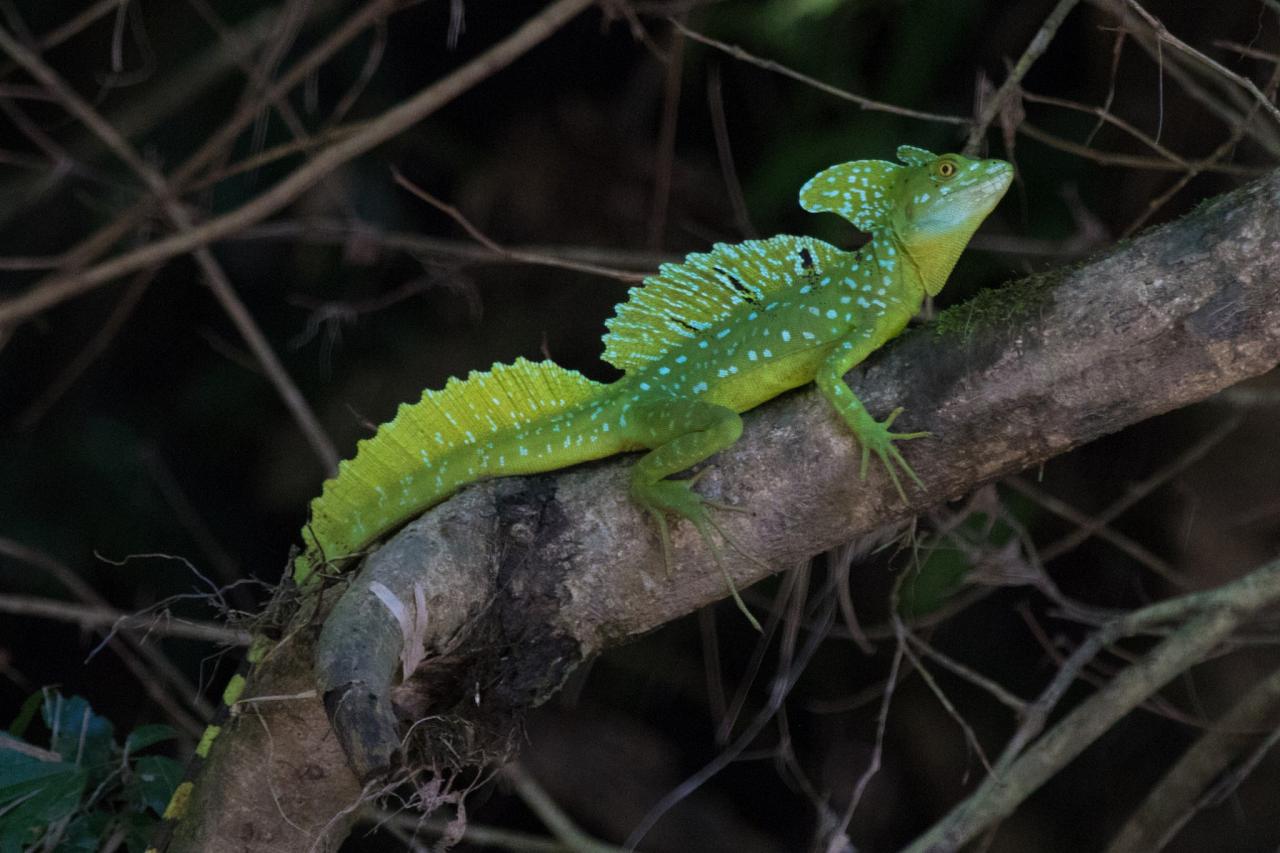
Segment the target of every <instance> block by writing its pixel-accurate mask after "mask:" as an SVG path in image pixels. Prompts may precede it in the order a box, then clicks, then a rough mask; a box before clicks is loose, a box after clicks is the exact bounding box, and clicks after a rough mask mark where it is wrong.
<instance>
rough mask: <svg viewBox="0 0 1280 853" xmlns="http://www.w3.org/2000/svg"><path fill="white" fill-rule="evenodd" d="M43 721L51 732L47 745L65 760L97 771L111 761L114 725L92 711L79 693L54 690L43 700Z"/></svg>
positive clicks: (107, 765) (108, 764) (113, 746)
mask: <svg viewBox="0 0 1280 853" xmlns="http://www.w3.org/2000/svg"><path fill="white" fill-rule="evenodd" d="M43 711H44V722H45V725H47V726H48V727H49V731H51V732H53V737H52V739H51V742H50V744H49V746H50V748H51V749H52V750H53V751H54V752H56V753H58V754H59V755H61V756H62V757H63V759H64V760H66V761H69V762H71V763H73V764H79V765H80V766H81V767H86V768H89V769H91V770H94V771H97V772H100V773H102V772H105V771H106V770H107V769H108V768H109V767H111V765H112V764H113V760H112V756H111V752H112V750H113V749H114V748H115V738H114V735H115V727H114V726H112V725H111V721H110V720H108V719H107V718H106V717H99V716H98V715H97V714H95V713H93V709H92V708H90V707H89V703H88V702H87V701H86V700H85V699H83V698H81V697H79V696H71V697H64V696H62V694H60V693H58V692H57V691H53V692H52V693H51V694H50V696H49V697H48V698H46V700H45V703H44V709H43Z"/></svg>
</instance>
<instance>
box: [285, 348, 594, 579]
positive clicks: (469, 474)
mask: <svg viewBox="0 0 1280 853" xmlns="http://www.w3.org/2000/svg"><path fill="white" fill-rule="evenodd" d="M604 387H605V386H604V385H602V384H601V383H599V382H593V381H591V380H590V379H587V378H586V377H585V376H583V375H582V374H580V373H578V372H577V371H574V370H566V369H565V368H563V367H560V366H559V365H557V364H555V363H553V362H550V361H542V362H533V361H528V360H526V359H523V358H518V359H516V360H515V362H514V363H513V364H495V365H494V366H493V368H492V369H490V370H488V371H485V372H477V371H473V372H472V373H470V374H468V376H467V378H466V379H450V380H449V381H448V382H447V383H446V384H445V386H444V388H442V389H441V390H439V391H431V390H428V391H425V392H423V395H422V399H421V400H419V401H418V402H417V403H412V404H410V403H405V404H403V405H401V406H400V409H399V410H398V411H397V412H396V416H395V418H393V419H392V420H391V421H389V422H388V423H385V424H383V425H382V426H380V427H378V431H377V432H376V433H375V434H374V435H373V436H372V437H370V438H367V439H364V440H363V441H360V442H359V443H358V444H357V445H356V455H355V456H354V457H353V458H351V459H347V460H344V461H343V462H342V463H341V464H339V465H338V476H337V477H334V478H333V479H331V480H328V481H326V482H325V484H324V488H323V490H322V491H321V494H320V496H319V497H318V498H316V499H315V500H313V501H312V502H311V522H310V523H309V524H308V525H307V526H306V527H305V528H304V529H303V531H302V539H303V543H304V546H305V547H304V550H303V553H302V554H301V555H300V556H299V557H298V558H297V560H296V561H295V562H294V580H295V581H296V582H298V583H299V584H300V583H302V582H303V581H305V580H307V578H308V577H310V576H311V575H312V574H313V573H314V572H315V570H316V568H317V567H318V566H319V565H320V564H321V563H322V562H324V561H325V560H332V559H340V558H343V557H346V556H349V555H351V554H354V553H356V552H358V551H359V550H360V549H362V548H364V547H366V546H368V545H369V544H370V543H372V542H373V541H374V540H376V539H377V538H378V537H380V536H381V535H382V534H384V533H386V532H388V531H389V530H390V529H391V528H394V527H396V526H397V525H399V524H400V523H402V522H403V521H404V520H406V519H407V518H409V517H411V516H412V515H414V514H416V513H419V512H422V511H424V510H426V509H428V508H430V507H432V506H435V505H436V504H437V503H440V502H441V501H443V500H444V499H445V498H447V497H449V495H451V494H453V493H454V492H455V491H457V490H458V489H459V488H461V487H462V486H465V485H467V484H468V483H471V482H475V481H476V480H479V479H481V478H483V477H484V476H485V475H486V474H487V473H490V472H486V471H478V470H476V469H475V466H474V465H468V460H471V459H474V457H475V451H476V450H477V449H482V448H483V447H485V446H486V444H492V443H493V442H494V440H495V439H497V438H499V437H500V436H502V435H504V434H510V433H511V432H514V431H518V430H519V429H521V428H522V427H524V426H527V425H528V424H530V423H532V422H534V421H535V420H540V419H542V418H547V417H550V416H552V415H555V414H557V413H559V412H562V411H564V410H566V409H570V408H572V407H574V406H576V405H579V404H581V403H583V402H585V401H587V400H590V399H592V398H594V397H596V396H597V395H599V394H600V392H601V389H602V388H604Z"/></svg>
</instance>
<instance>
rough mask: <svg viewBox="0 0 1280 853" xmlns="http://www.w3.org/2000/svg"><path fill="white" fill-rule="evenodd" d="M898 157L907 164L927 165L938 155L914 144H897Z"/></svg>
mask: <svg viewBox="0 0 1280 853" xmlns="http://www.w3.org/2000/svg"><path fill="white" fill-rule="evenodd" d="M898 159H899V160H901V161H902V162H903V163H906V164H907V165H908V166H927V165H929V164H930V163H932V162H933V161H934V160H937V159H938V155H937V154H934V153H933V152H932V151H926V150H924V149H923V148H917V147H915V146H914V145H899V146H898Z"/></svg>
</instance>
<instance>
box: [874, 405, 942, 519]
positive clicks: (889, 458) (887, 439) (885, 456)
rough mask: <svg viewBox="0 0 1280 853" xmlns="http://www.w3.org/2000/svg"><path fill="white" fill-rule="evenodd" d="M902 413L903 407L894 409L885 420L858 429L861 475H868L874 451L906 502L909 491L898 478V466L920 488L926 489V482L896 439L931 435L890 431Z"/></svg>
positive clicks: (901, 439)
mask: <svg viewBox="0 0 1280 853" xmlns="http://www.w3.org/2000/svg"><path fill="white" fill-rule="evenodd" d="M900 414H902V407H901V406H899V407H898V408H896V409H894V410H893V411H892V412H890V413H889V417H887V418H885V419H884V420H883V421H874V420H873V421H871V424H872V425H865V424H864V425H862V426H861V429H859V430H858V441H859V442H860V443H861V444H862V467H861V470H860V473H859V476H860V477H861V478H862V479H866V477H867V463H868V462H869V460H870V459H871V454H872V453H874V454H875V455H876V456H878V457H879V458H880V461H881V462H882V463H883V464H884V468H885V470H886V471H887V472H888V473H889V479H890V480H892V481H893V487H894V488H895V489H897V490H898V497H900V498H902V502H903V503H906V501H907V493H906V492H905V491H903V488H902V482H901V481H900V480H899V479H898V471H897V468H901V469H902V470H903V471H904V472H906V475H907V476H908V477H910V478H911V481H912V482H913V483H915V484H916V486H918V487H919V488H920V489H922V490H923V489H924V483H922V482H920V478H919V477H917V476H916V472H915V471H913V470H911V466H910V465H908V464H907V460H905V459H903V458H902V454H901V453H899V452H898V448H897V446H895V445H894V442H895V441H910V440H911V439H913V438H925V437H926V436H928V435H929V433H927V432H890V431H889V427H891V426H893V422H894V421H895V420H897V418H898V415H900Z"/></svg>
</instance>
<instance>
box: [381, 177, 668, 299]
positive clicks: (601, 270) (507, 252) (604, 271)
mask: <svg viewBox="0 0 1280 853" xmlns="http://www.w3.org/2000/svg"><path fill="white" fill-rule="evenodd" d="M391 175H392V178H393V180H394V181H395V182H396V184H397V185H398V186H401V187H404V188H405V189H406V190H408V191H409V192H411V193H413V194H414V195H415V196H417V197H418V198H420V199H422V200H423V201H425V202H426V203H427V204H429V205H431V206H432V207H434V208H435V209H436V210H439V211H440V212H441V213H444V214H446V215H447V216H448V217H449V218H450V219H452V220H453V221H454V222H457V223H458V224H459V225H460V226H462V229H463V230H464V231H466V232H467V233H468V234H470V235H471V237H472V239H474V240H475V241H476V242H477V243H479V244H480V245H482V246H484V247H485V248H486V249H488V250H489V251H490V252H492V253H493V254H495V255H498V256H499V257H503V258H508V259H510V260H513V261H518V262H520V263H524V264H537V265H539V266H546V267H556V268H558V269H565V270H573V271H575V272H585V273H591V274H592V275H602V276H605V277H607V278H612V279H614V280H616V281H623V282H636V281H641V280H643V279H644V277H645V275H646V273H638V272H627V271H626V270H619V269H611V268H609V267H601V266H596V265H595V264H585V263H581V262H579V261H570V260H565V259H563V258H555V257H551V256H549V255H537V254H532V253H529V252H524V251H519V250H516V249H507V248H504V247H503V246H500V245H499V244H497V243H495V242H494V241H493V240H491V239H490V238H489V236H488V235H486V234H485V233H484V232H483V231H481V230H480V229H479V228H477V227H476V226H475V225H472V224H471V221H470V220H468V219H467V218H466V216H464V215H463V214H462V211H460V210H458V209H457V208H456V207H454V206H453V205H450V204H446V203H445V202H443V201H441V200H440V199H438V198H436V197H435V196H433V195H432V194H431V193H429V192H427V191H426V190H424V189H423V188H422V187H420V186H418V185H417V184H415V183H413V181H410V180H409V179H408V178H406V177H405V176H404V175H403V174H401V172H400V170H399V169H396V168H392V169H391Z"/></svg>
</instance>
